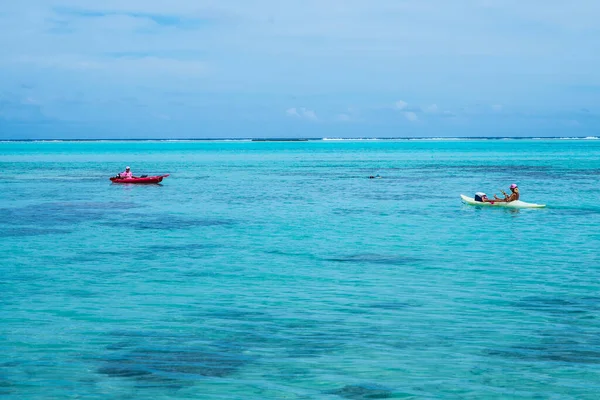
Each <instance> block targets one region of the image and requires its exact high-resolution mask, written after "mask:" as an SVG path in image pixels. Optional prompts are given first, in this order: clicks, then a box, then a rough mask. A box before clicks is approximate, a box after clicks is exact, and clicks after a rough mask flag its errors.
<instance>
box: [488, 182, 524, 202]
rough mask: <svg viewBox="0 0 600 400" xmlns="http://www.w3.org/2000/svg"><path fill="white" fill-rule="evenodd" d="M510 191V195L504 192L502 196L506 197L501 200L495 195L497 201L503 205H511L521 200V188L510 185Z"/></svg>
mask: <svg viewBox="0 0 600 400" xmlns="http://www.w3.org/2000/svg"><path fill="white" fill-rule="evenodd" d="M510 191H511V194H510V195H508V194H506V192H505V191H504V190H503V191H502V194H503V195H504V198H503V199H500V198H498V196H496V195H494V198H495V201H497V202H501V203H510V202H511V201H515V200H519V187H518V186H517V184H516V183H513V184H512V185H510Z"/></svg>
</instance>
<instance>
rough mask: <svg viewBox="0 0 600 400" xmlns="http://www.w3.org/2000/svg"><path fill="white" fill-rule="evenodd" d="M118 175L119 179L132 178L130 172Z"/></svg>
mask: <svg viewBox="0 0 600 400" xmlns="http://www.w3.org/2000/svg"><path fill="white" fill-rule="evenodd" d="M119 175H120V176H121V178H131V177H133V174H132V173H131V171H130V172H127V171H125V172H121V173H120V174H119Z"/></svg>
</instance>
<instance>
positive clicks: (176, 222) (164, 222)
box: [104, 215, 235, 230]
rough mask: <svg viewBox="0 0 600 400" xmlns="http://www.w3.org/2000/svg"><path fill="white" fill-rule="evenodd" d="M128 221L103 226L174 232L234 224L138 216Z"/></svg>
mask: <svg viewBox="0 0 600 400" xmlns="http://www.w3.org/2000/svg"><path fill="white" fill-rule="evenodd" d="M128 219H129V221H116V222H107V223H105V224H104V225H106V226H109V227H113V228H130V229H138V230H176V229H192V228H196V227H202V226H231V225H234V224H235V222H234V221H232V220H228V219H211V218H181V217H175V216H169V215H163V216H160V217H153V218H148V216H144V215H140V216H139V218H137V219H132V217H131V216H129V217H128Z"/></svg>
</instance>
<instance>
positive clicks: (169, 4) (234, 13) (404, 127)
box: [0, 0, 600, 139]
mask: <svg viewBox="0 0 600 400" xmlns="http://www.w3.org/2000/svg"><path fill="white" fill-rule="evenodd" d="M2 3H3V4H2V5H1V6H0V49H1V51H0V139H36V138H40V139H41V138H63V139H69V138H224V137H232V138H234V137H238V138H239V137H279V138H284V137H446V136H451V137H456V136H478V137H479V136H534V137H538V136H540V137H541V136H600V24H599V23H598V21H599V20H600V1H598V0H574V1H570V2H567V1H557V0H453V1H450V0H171V1H163V0H103V1H101V2H100V1H87V0H26V1H4V2H2Z"/></svg>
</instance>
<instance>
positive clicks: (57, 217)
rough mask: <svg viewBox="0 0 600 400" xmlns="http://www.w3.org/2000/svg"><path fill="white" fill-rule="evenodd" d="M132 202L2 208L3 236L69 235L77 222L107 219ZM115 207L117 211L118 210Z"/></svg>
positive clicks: (0, 210)
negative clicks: (109, 215) (110, 214)
mask: <svg viewBox="0 0 600 400" xmlns="http://www.w3.org/2000/svg"><path fill="white" fill-rule="evenodd" d="M123 207H129V208H132V207H135V204H132V203H118V202H116V203H115V202H107V203H91V202H87V203H86V202H57V203H41V204H34V205H31V206H27V207H12V208H2V209H0V214H1V215H2V219H1V220H0V237H27V236H41V235H61V234H69V233H71V232H72V230H71V229H65V228H66V227H69V228H72V227H73V226H74V225H77V224H80V223H84V222H89V221H98V220H102V219H104V218H105V217H106V216H107V215H108V214H109V213H115V212H119V211H118V210H119V208H123ZM115 209H116V210H117V211H115Z"/></svg>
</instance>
